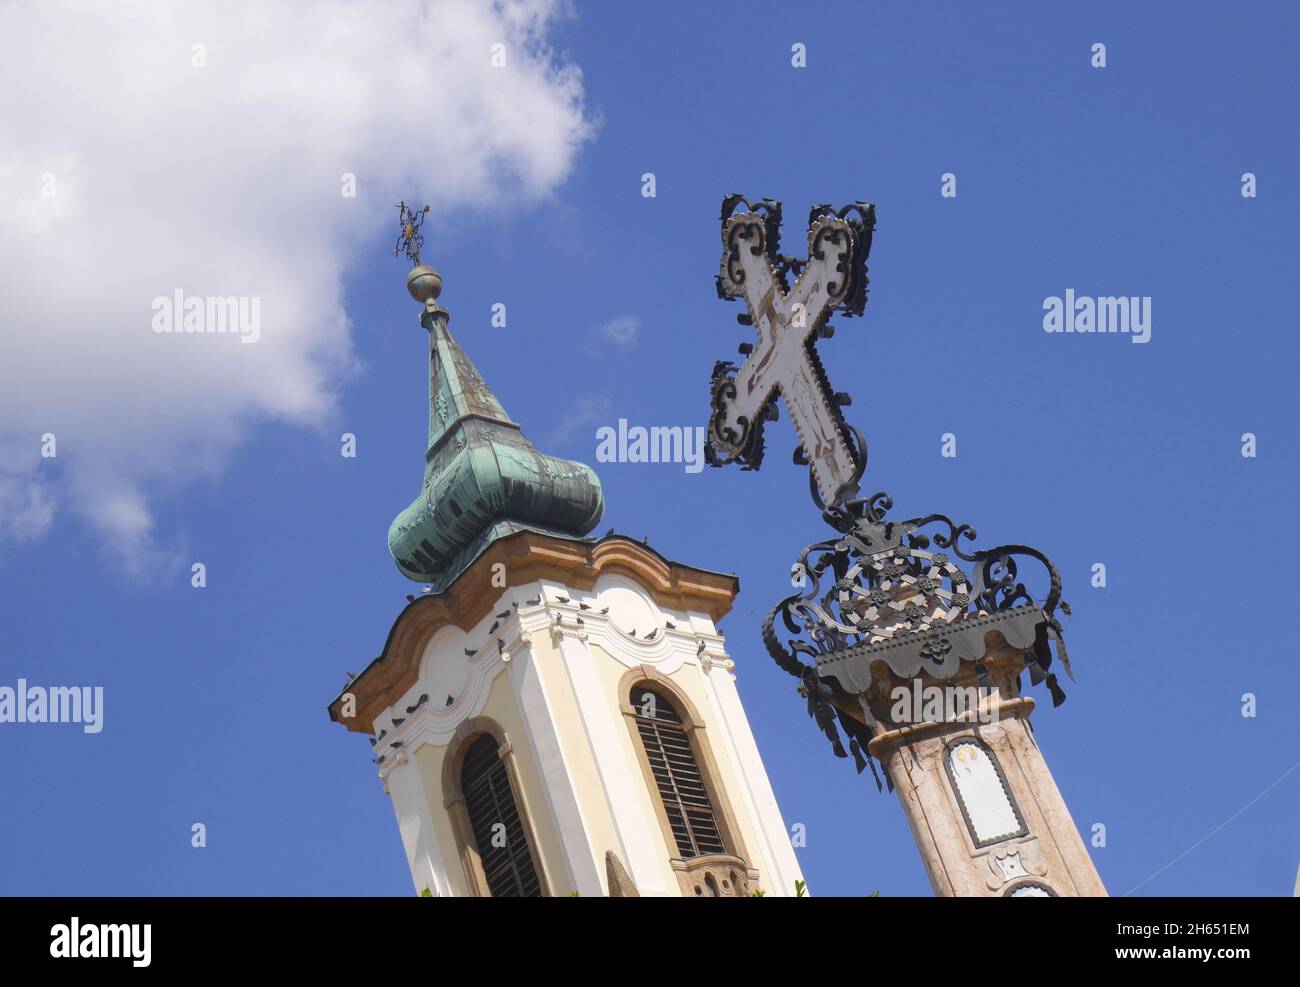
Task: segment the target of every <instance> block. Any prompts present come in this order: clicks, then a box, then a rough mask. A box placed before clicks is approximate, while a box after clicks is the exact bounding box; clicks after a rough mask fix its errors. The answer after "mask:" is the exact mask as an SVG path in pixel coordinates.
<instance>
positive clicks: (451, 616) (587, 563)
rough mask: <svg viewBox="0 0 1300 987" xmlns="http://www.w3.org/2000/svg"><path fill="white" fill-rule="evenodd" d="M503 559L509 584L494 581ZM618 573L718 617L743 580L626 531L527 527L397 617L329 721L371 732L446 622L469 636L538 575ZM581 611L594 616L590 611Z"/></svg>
mask: <svg viewBox="0 0 1300 987" xmlns="http://www.w3.org/2000/svg"><path fill="white" fill-rule="evenodd" d="M498 564H500V565H502V566H504V570H505V585H504V586H502V585H499V583H500V580H499V579H498V580H497V583H498V585H493V575H494V573H495V572H497V571H498V570H497V566H498ZM609 573H620V574H622V575H625V576H628V577H630V578H631V579H633V580H635V581H636V582H637V583H638V584H639V585H641V586H642V587H644V588H645V590H646V591H647V592H648V593H649V595H650V596H651V597H652V598H653V599H654V601H655V603H656V604H658V605H659V606H660V607H664V608H667V609H672V610H680V611H695V612H698V613H704V614H707V615H708V616H709V618H710V619H711V620H713V621H714V622H717V621H718V620H721V619H722V617H723V616H724V615H725V614H726V613H727V612H728V611H729V610H730V609H731V605H732V602H733V601H734V599H735V596H736V593H737V592H739V589H740V580H739V579H738V578H737V577H735V576H733V575H728V574H725V573H719V572H712V571H710V570H707V569H698V568H695V567H694V566H688V565H683V564H681V563H677V562H671V561H669V560H667V559H665V558H664V557H663V556H662V555H660V554H659V553H658V552H656V551H655V550H654V549H652V548H650V547H649V546H648V545H646V544H644V543H642V542H638V541H634V540H633V539H631V538H628V537H626V536H624V535H616V534H609V535H606V536H605V537H604V538H601V539H600V540H598V541H591V540H589V539H580V538H564V537H559V536H555V535H547V534H543V533H541V532H537V531H531V530H524V531H519V532H516V533H515V534H513V535H510V536H507V537H504V538H501V539H498V540H497V541H495V542H493V543H492V544H491V545H490V546H489V547H488V548H487V550H486V551H484V552H483V554H482V555H480V556H479V557H478V558H477V559H475V560H474V562H473V564H472V565H470V567H469V568H467V569H466V570H465V571H464V572H463V573H461V575H460V577H459V578H458V579H456V581H455V582H453V583H452V584H451V585H450V586H448V587H447V589H446V590H445V591H443V592H441V593H434V594H429V595H427V596H421V597H417V598H416V599H415V600H413V601H412V602H411V603H410V604H408V605H407V607H406V608H405V609H404V610H402V612H401V613H400V614H398V616H397V619H396V621H394V623H393V626H392V629H391V630H390V631H389V632H388V640H387V641H386V642H385V643H384V649H383V651H382V652H381V654H380V655H379V657H377V658H375V659H374V660H373V661H371V662H370V663H369V664H368V665H367V666H366V667H365V669H363V670H362V672H361V674H360V675H358V676H357V677H356V678H355V679H353V680H352V682H350V683H349V684H348V686H347V687H346V688H345V689H344V690H343V692H342V693H340V694H339V695H338V696H337V697H335V699H334V700H333V701H332V702H331V703H330V704H329V714H330V719H332V720H334V721H335V722H341V723H343V724H344V725H345V726H346V727H347V728H348V729H349V730H350V731H353V732H358V733H373V732H374V720H375V717H376V716H378V715H379V714H380V713H381V712H383V711H384V710H385V709H387V708H388V707H390V706H392V705H393V703H394V702H396V701H397V699H399V698H400V697H401V696H402V694H403V693H404V692H406V691H407V690H408V689H410V688H411V686H412V685H413V684H414V683H415V682H416V680H417V678H418V676H419V672H420V667H419V666H420V660H421V658H422V657H423V653H424V647H425V645H426V644H427V643H428V641H429V639H430V638H431V637H432V636H433V634H434V633H435V632H436V631H438V630H439V629H440V628H442V627H445V626H447V625H449V624H450V625H455V626H456V627H459V628H460V629H461V630H463V631H465V632H466V633H468V632H469V631H470V630H471V629H472V628H474V627H475V625H477V624H478V623H479V622H480V621H481V620H482V619H483V618H484V617H485V616H487V614H488V613H489V612H490V611H491V609H492V608H493V607H494V606H496V605H497V604H498V603H499V601H500V600H501V597H502V595H503V594H504V593H505V591H506V590H507V589H509V588H510V587H512V586H523V585H527V584H529V583H533V582H537V581H540V580H554V581H559V582H562V583H563V584H564V585H565V586H568V587H570V588H572V589H574V590H583V591H586V590H590V589H592V587H594V585H595V583H596V580H597V579H598V578H599V577H601V576H602V575H605V574H609ZM584 616H588V617H590V616H592V615H585V614H584ZM348 694H351V695H352V696H354V697H355V698H356V715H355V716H352V717H342V716H341V715H340V711H341V706H342V703H343V697H344V696H345V695H348Z"/></svg>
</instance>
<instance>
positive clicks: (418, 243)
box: [393, 202, 429, 266]
mask: <svg viewBox="0 0 1300 987" xmlns="http://www.w3.org/2000/svg"><path fill="white" fill-rule="evenodd" d="M396 208H397V209H398V222H400V223H401V224H402V232H401V233H400V234H399V235H398V237H397V244H396V245H395V246H394V247H393V256H394V257H396V256H397V255H398V254H400V253H405V254H406V256H407V257H409V258H410V260H411V263H412V264H415V265H417V266H418V265H419V263H420V248H421V247H423V246H424V234H423V233H421V232H420V227H421V226H422V225H423V223H424V217H425V216H427V215H428V213H429V207H428V206H425V207H424V208H423V209H412V208H411V207H410V206H408V205H407V204H406V203H405V202H399V203H398V204H397V207H396Z"/></svg>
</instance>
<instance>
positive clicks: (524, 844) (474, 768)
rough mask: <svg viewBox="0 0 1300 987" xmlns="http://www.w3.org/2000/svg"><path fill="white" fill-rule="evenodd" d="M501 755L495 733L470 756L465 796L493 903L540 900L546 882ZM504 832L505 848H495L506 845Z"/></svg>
mask: <svg viewBox="0 0 1300 987" xmlns="http://www.w3.org/2000/svg"><path fill="white" fill-rule="evenodd" d="M499 752H500V748H499V746H498V745H497V741H496V738H494V737H492V736H491V735H489V734H484V735H483V736H481V737H479V738H478V740H476V741H474V743H472V744H471V745H470V747H469V750H468V751H466V752H465V761H464V764H463V765H462V767H461V776H460V777H461V791H462V792H464V793H465V808H466V809H467V810H468V812H469V822H470V828H471V829H472V830H473V832H474V844H475V846H476V847H477V848H478V855H479V860H480V861H481V863H482V865H483V876H484V877H485V878H486V879H487V886H488V890H489V891H490V892H491V894H492V897H493V898H540V897H541V894H542V890H541V882H540V881H539V880H538V878H537V868H536V867H535V866H534V865H533V855H532V852H531V851H530V850H529V847H528V839H527V837H526V836H525V835H524V827H523V823H522V821H521V820H520V818H519V807H518V806H517V805H515V798H514V794H513V793H512V792H511V791H510V778H509V776H507V774H506V766H505V765H504V764H503V763H502V762H501V757H500V753H499ZM498 823H500V824H501V825H500V826H498V825H497V824H498ZM502 827H504V829H502ZM499 833H504V837H505V839H504V846H494V845H493V844H494V842H495V843H497V844H500V843H502V842H503V841H502V839H501V838H500V837H499V836H497V834H499ZM494 836H496V837H497V838H496V839H495V840H494V839H493V838H494Z"/></svg>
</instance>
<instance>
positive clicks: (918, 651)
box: [707, 195, 1073, 787]
mask: <svg viewBox="0 0 1300 987" xmlns="http://www.w3.org/2000/svg"><path fill="white" fill-rule="evenodd" d="M721 219H722V264H721V270H720V272H719V274H718V276H717V287H718V296H719V297H720V298H724V299H726V298H735V299H741V300H743V301H744V302H745V303H746V308H747V311H746V312H744V313H742V314H740V315H739V316H737V320H738V321H739V322H740V323H741V324H742V325H747V326H752V327H753V328H754V329H755V330H756V332H757V334H758V342H757V343H743V344H741V346H740V352H741V354H743V355H744V356H745V357H746V360H745V362H744V364H743V365H742V366H740V367H739V368H737V367H736V366H735V365H734V364H733V363H731V362H729V361H719V362H718V363H717V364H716V365H715V366H714V368H713V375H712V379H711V381H710V385H711V395H712V410H711V414H710V418H709V429H708V436H709V444H708V448H707V458H708V461H709V463H710V464H711V465H713V466H723V465H726V464H728V463H733V462H739V463H740V464H741V465H742V467H743V468H745V469H755V470H756V469H758V468H759V467H760V466H761V465H762V461H763V452H764V440H763V425H764V423H765V422H767V421H772V420H774V419H775V418H776V405H775V401H776V398H777V397H778V396H780V397H781V398H783V399H784V401H785V403H786V406H787V409H788V410H789V411H790V416H791V419H792V420H793V423H794V427H795V431H796V433H797V435H798V437H799V446H798V448H796V450H795V454H794V461H795V463H796V464H800V465H808V466H809V467H810V468H811V469H810V484H811V488H812V495H813V500H814V502H815V503H816V505H817V507H818V508H819V509H820V510H821V511H822V517H823V519H824V520H825V521H826V522H827V523H828V524H829V525H830V526H831V527H832V528H833V529H834V530H835V532H836V536H835V537H833V538H830V539H827V540H824V541H819V542H815V543H814V544H812V545H809V546H808V547H807V548H806V549H804V551H803V552H802V553H801V554H800V556H799V558H798V560H797V561H796V562H795V564H794V566H793V568H792V574H793V576H794V577H795V582H796V584H797V585H801V586H802V591H801V592H798V593H795V594H794V595H792V596H789V597H787V598H786V599H784V600H782V601H781V602H780V603H778V604H777V605H776V606H775V607H773V608H772V610H771V612H769V613H768V615H767V617H766V618H765V619H764V621H763V641H764V644H765V645H766V646H767V650H768V652H769V653H770V654H771V656H772V658H773V659H774V660H775V661H776V663H777V664H778V665H779V666H780V667H781V668H783V669H784V670H785V671H787V672H789V673H790V674H791V675H793V676H795V677H796V678H798V679H800V680H801V683H802V684H801V686H800V691H801V692H802V693H803V695H804V696H805V697H806V699H807V702H808V713H809V715H810V716H811V717H813V719H814V720H815V721H816V722H817V725H818V726H819V727H820V728H821V730H822V731H823V732H824V733H825V734H826V736H827V738H828V739H829V740H830V741H831V743H832V746H833V749H834V751H835V754H836V755H837V756H839V757H848V756H849V754H850V753H851V754H852V756H853V757H854V759H855V761H856V762H857V768H858V771H862V770H863V769H864V768H865V767H867V766H868V764H870V757H869V755H868V754H867V745H868V743H869V742H870V740H871V737H872V735H873V732H872V731H873V728H875V729H877V730H883V729H888V728H889V726H892V724H890V725H882V724H880V723H879V722H878V721H877V719H876V718H875V717H874V716H873V714H872V713H871V711H870V709H869V708H868V706H867V704H866V702H865V700H864V698H863V697H864V696H865V694H866V693H867V692H868V690H869V689H871V687H872V683H873V678H872V675H873V672H872V665H873V663H876V662H883V663H884V664H885V665H887V666H888V668H889V669H890V670H891V671H892V672H893V674H894V675H895V676H898V677H900V678H903V679H907V678H919V677H921V676H923V675H924V676H928V677H930V678H932V679H938V680H943V679H951V678H952V677H953V676H954V675H956V674H957V673H958V671H959V670H961V669H962V668H963V667H971V666H973V670H974V672H975V675H976V677H977V679H978V681H979V682H980V683H981V684H982V685H990V684H991V681H990V676H989V673H988V670H987V668H986V667H985V665H984V658H985V657H986V645H985V638H986V635H987V634H989V633H991V632H994V631H996V632H999V633H1000V634H1001V636H1002V637H1003V638H1004V639H1005V640H1006V642H1007V643H1008V644H1009V645H1011V646H1012V647H1013V648H1015V649H1019V650H1021V651H1023V653H1024V666H1025V668H1026V669H1027V670H1028V671H1029V676H1030V681H1031V682H1032V683H1034V684H1039V683H1043V682H1045V683H1046V685H1047V688H1048V690H1049V691H1050V693H1051V696H1052V703H1053V705H1057V706H1059V705H1060V704H1061V703H1062V702H1063V701H1064V699H1065V693H1064V692H1063V691H1062V690H1061V687H1060V683H1059V682H1058V681H1057V677H1056V674H1055V673H1054V672H1053V671H1052V670H1051V669H1052V663H1053V661H1054V660H1059V661H1060V662H1061V665H1062V667H1063V668H1064V669H1065V671H1066V674H1067V675H1070V677H1071V678H1073V673H1072V672H1071V669H1070V663H1069V656H1068V654H1067V652H1066V649H1065V641H1064V637H1063V633H1062V627H1061V622H1060V619H1059V617H1058V616H1057V610H1058V608H1059V609H1060V611H1061V613H1064V614H1067V615H1068V614H1069V612H1070V608H1069V605H1068V604H1066V603H1065V602H1064V601H1062V599H1061V578H1060V574H1059V573H1058V572H1057V570H1056V567H1055V566H1054V565H1053V564H1052V563H1051V561H1050V560H1049V559H1048V558H1047V556H1045V555H1044V554H1042V553H1041V552H1039V551H1038V550H1036V549H1033V548H1029V547H1028V546H1025V545H999V546H997V547H994V548H988V549H983V550H976V549H975V548H974V547H973V545H972V544H971V543H972V542H974V540H975V537H976V535H975V529H974V528H972V527H971V526H970V525H966V524H961V525H959V524H957V523H956V522H954V521H953V520H951V519H950V518H948V517H947V516H945V515H943V514H929V515H925V516H922V517H914V518H910V519H908V520H904V521H890V520H887V519H886V515H887V513H888V512H889V510H890V509H891V508H892V507H893V501H892V499H891V498H890V497H889V495H888V494H885V493H877V494H874V495H872V496H871V497H861V496H860V495H859V482H860V481H861V479H862V474H863V471H864V470H865V468H866V464H867V446H866V442H865V441H864V440H863V438H862V435H861V433H859V432H858V430H857V429H856V428H854V427H853V426H852V425H850V424H849V423H848V422H847V421H846V420H845V418H844V415H843V412H842V410H841V409H842V408H844V407H846V406H848V405H849V404H850V403H851V399H850V397H849V396H848V395H847V394H845V393H842V392H834V391H832V389H831V386H830V380H829V379H828V377H827V375H826V372H825V369H824V368H823V366H822V363H821V361H820V360H819V359H818V357H817V352H816V345H815V344H816V340H817V339H818V338H823V339H825V338H829V337H830V336H831V334H832V332H833V330H832V328H831V326H830V324H829V322H828V319H829V317H830V315H831V314H832V313H833V312H836V311H838V312H842V313H843V314H844V315H846V316H854V315H861V314H862V312H863V309H864V307H865V305H866V300H867V283H868V278H867V263H866V262H867V256H868V254H869V253H870V250H871V239H872V232H873V230H874V228H875V219H876V212H875V207H874V206H873V205H872V204H870V203H866V202H855V203H853V204H852V205H849V206H845V207H843V208H842V209H838V210H835V209H832V208H831V207H830V206H826V205H818V206H814V207H813V208H812V210H811V211H810V212H809V216H808V256H807V258H806V259H799V258H791V257H787V256H786V255H785V254H783V253H782V252H781V250H780V235H781V204H780V203H779V202H776V201H774V200H772V199H762V200H759V201H757V202H751V201H750V200H749V199H746V198H745V197H744V196H740V195H729V196H727V197H726V198H725V199H723V202H722V216H721ZM791 276H793V277H794V280H793V282H792V281H791ZM1017 560H1019V561H1020V562H1024V561H1026V560H1029V561H1031V562H1034V563H1037V564H1038V565H1041V566H1042V573H1041V575H1040V577H1039V581H1040V582H1041V583H1042V585H1041V586H1040V589H1039V593H1038V595H1035V594H1034V593H1033V592H1032V591H1031V590H1030V588H1029V587H1028V586H1027V585H1026V584H1025V583H1024V582H1023V581H1021V578H1020V575H1019V563H1018V561H1017ZM778 618H779V619H780V625H781V626H782V627H783V628H784V630H785V631H787V632H789V636H788V637H787V639H786V640H782V638H781V636H779V635H778V630H777V625H778ZM1053 646H1055V655H1054V654H1053ZM804 659H807V661H805V660H804ZM846 708H848V709H856V710H860V711H861V712H860V718H859V717H858V716H853V715H847V714H846V713H845V709H846ZM837 723H838V727H839V728H842V729H843V730H844V732H845V734H847V736H848V738H849V750H848V751H847V752H846V751H845V749H844V745H843V743H842V740H841V737H840V733H839V729H837ZM871 768H872V773H873V774H875V766H874V765H871ZM876 783H877V785H879V784H880V779H879V777H878V776H877V778H876ZM891 787H892V786H891Z"/></svg>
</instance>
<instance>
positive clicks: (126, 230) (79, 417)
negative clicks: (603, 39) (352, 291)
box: [0, 0, 592, 568]
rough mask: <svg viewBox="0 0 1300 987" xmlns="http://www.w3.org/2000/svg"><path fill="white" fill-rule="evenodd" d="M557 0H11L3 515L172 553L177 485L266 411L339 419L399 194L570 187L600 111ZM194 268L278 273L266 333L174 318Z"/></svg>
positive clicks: (189, 291) (213, 281)
mask: <svg viewBox="0 0 1300 987" xmlns="http://www.w3.org/2000/svg"><path fill="white" fill-rule="evenodd" d="M557 6H558V4H557V3H555V2H550V0H517V2H508V3H506V4H505V5H504V6H497V5H490V4H487V3H482V2H477V0H463V2H461V0H443V2H438V3H435V4H427V3H418V2H415V0H409V2H375V3H352V2H343V0H318V2H315V3H312V4H310V5H307V6H303V5H300V4H290V3H287V2H252V0H248V2H225V3H211V4H199V3H194V4H190V3H187V4H176V3H169V2H161V0H159V2H154V0H133V2H130V3H115V4H96V5H90V4H71V3H54V2H51V3H39V4H26V5H21V6H20V5H14V4H6V5H5V6H4V7H3V8H0V256H2V257H4V263H3V265H2V266H0V294H3V297H4V299H5V303H6V304H5V313H4V320H3V323H2V324H0V539H3V538H6V537H7V538H15V537H18V538H31V537H39V536H40V535H41V534H42V533H44V532H45V531H47V530H48V528H49V527H50V525H51V524H52V523H62V522H61V521H60V520H59V517H60V515H59V513H57V512H56V510H55V508H56V507H57V508H58V510H59V511H66V512H68V513H71V514H72V515H75V516H77V517H79V518H82V519H84V520H87V521H89V522H90V523H92V524H93V525H94V526H95V527H96V529H98V531H99V532H101V534H102V536H103V538H104V540H105V542H106V544H107V545H108V546H110V547H111V548H112V549H114V550H116V552H117V554H119V555H120V557H121V559H122V560H123V561H124V563H125V564H126V565H127V566H128V567H134V568H140V567H143V566H147V565H149V564H150V563H151V562H153V561H154V560H156V559H158V558H160V557H161V556H160V555H159V551H160V550H159V547H158V543H159V542H173V541H175V540H176V538H178V537H179V532H161V533H159V532H155V530H154V528H155V525H154V521H153V514H152V511H151V509H150V505H151V503H152V502H154V501H155V500H156V498H158V497H162V496H169V495H174V494H175V492H176V491H177V490H178V489H179V488H181V487H183V486H184V484H186V483H187V482H190V481H192V480H194V479H196V478H197V477H200V476H204V475H214V474H216V473H219V472H220V469H221V466H222V463H223V461H225V460H226V459H227V458H228V456H229V454H230V453H231V452H232V451H233V450H234V449H235V448H237V447H238V445H239V444H240V443H241V442H242V441H243V440H244V439H245V438H246V436H247V434H248V432H249V430H250V429H251V428H253V427H255V426H256V424H257V423H258V422H262V421H266V420H267V419H278V420H282V421H288V422H291V423H296V424H302V425H307V426H319V425H321V423H323V422H325V421H327V420H328V416H329V414H330V411H331V409H332V408H333V406H334V403H335V401H336V399H337V395H338V389H339V386H340V384H341V383H342V382H343V380H344V379H345V378H346V376H347V375H348V373H349V372H350V371H351V370H352V369H353V363H354V361H353V355H352V350H351V342H350V334H351V325H350V322H349V318H348V314H347V313H346V311H345V308H344V300H343V297H342V291H341V287H340V280H341V275H342V273H343V271H344V269H345V268H346V267H347V266H348V265H349V264H350V263H351V262H352V261H353V259H354V255H355V253H356V252H357V251H358V250H359V249H361V248H363V247H364V248H366V249H374V248H375V247H376V246H378V245H380V244H381V243H383V244H384V245H385V246H386V241H387V240H388V239H389V238H388V229H389V227H390V226H395V215H396V214H395V211H394V210H393V209H392V204H393V203H394V202H395V201H396V200H397V198H398V197H405V198H406V199H407V201H416V202H418V203H420V204H423V202H426V201H427V202H430V203H431V204H432V205H433V211H432V213H431V214H430V223H429V224H428V225H429V226H431V227H432V226H433V225H434V224H435V223H436V222H437V221H438V218H439V217H442V216H445V215H446V213H447V211H448V210H453V209H456V208H459V207H480V206H485V205H496V204H501V203H516V202H526V201H529V200H534V199H538V198H541V197H545V196H546V195H548V194H549V193H550V192H551V191H552V190H553V189H554V188H555V187H556V186H557V185H558V184H559V183H561V182H562V181H563V180H564V179H565V177H566V176H567V174H568V172H569V169H570V167H571V165H572V163H573V160H574V157H575V155H576V154H577V152H578V149H579V148H580V146H581V144H582V143H583V142H584V141H585V140H587V139H588V138H589V137H590V136H591V129H592V127H591V124H590V122H589V120H588V119H587V117H586V115H585V112H584V107H583V90H582V81H581V76H580V74H579V72H578V70H577V68H576V67H574V66H572V65H569V64H566V63H563V62H562V61H560V60H559V59H558V58H557V57H556V56H555V55H554V53H553V52H552V51H551V50H550V49H549V48H548V47H547V42H546V32H547V30H548V29H549V27H550V25H551V23H552V21H553V18H554V16H555V15H556V9H557ZM498 42H500V43H504V44H505V45H506V46H507V58H506V67H505V68H494V67H493V66H492V64H491V54H492V45H493V44H495V43H498ZM196 44H201V45H203V46H204V54H205V57H206V67H203V68H196V67H194V66H193V65H192V57H193V50H194V49H193V46H194V45H196ZM348 172H350V173H353V174H355V175H356V180H357V186H358V195H357V198H355V199H351V198H344V197H343V196H342V195H340V189H341V187H342V175H343V174H344V173H348ZM49 176H52V179H53V191H54V195H53V196H50V197H46V196H43V195H42V192H43V190H48V188H49V183H50V178H49ZM398 276H399V275H395V277H398ZM176 289H181V290H183V291H184V292H185V293H186V295H198V296H212V295H219V296H232V295H234V296H247V297H258V298H260V299H261V335H260V339H259V340H258V342H257V343H256V344H255V345H240V342H239V338H238V337H237V336H233V335H231V336H226V335H185V334H176V335H159V334H155V333H154V332H153V331H152V330H151V328H150V323H151V316H152V311H151V304H152V301H153V299H154V298H155V297H159V296H170V295H171V294H172V293H173V292H174V291H175V290H176ZM398 290H400V288H399V289H398ZM46 432H52V433H55V435H56V436H57V440H58V458H57V460H42V459H41V458H40V441H41V439H40V437H41V435H42V434H43V433H46Z"/></svg>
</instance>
